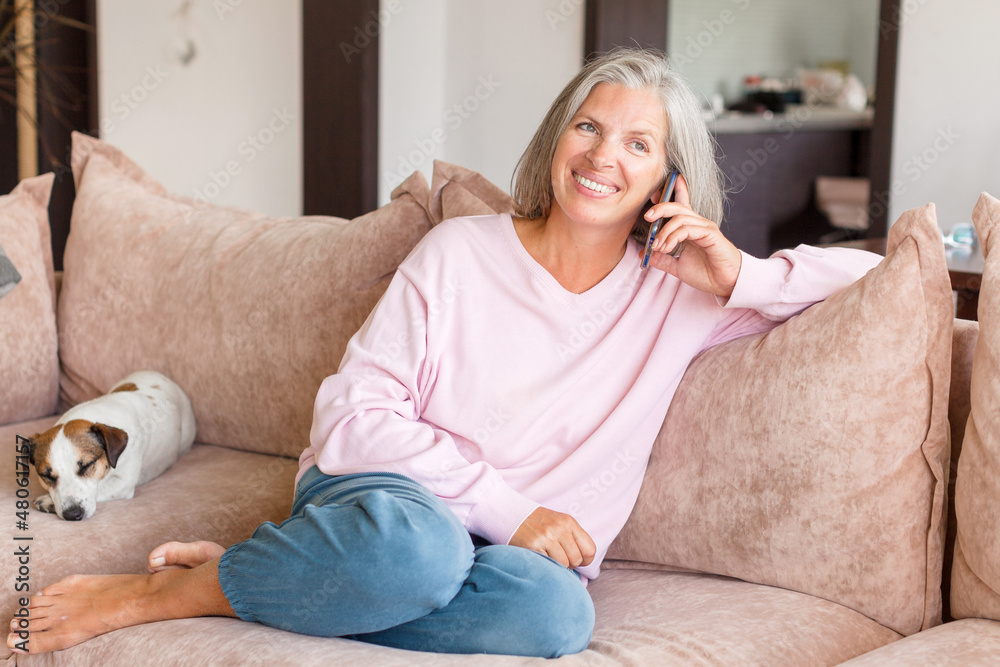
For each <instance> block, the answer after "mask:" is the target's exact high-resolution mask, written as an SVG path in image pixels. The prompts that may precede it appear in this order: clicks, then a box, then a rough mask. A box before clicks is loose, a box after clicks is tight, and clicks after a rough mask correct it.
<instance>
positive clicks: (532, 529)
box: [509, 507, 597, 568]
mask: <svg viewBox="0 0 1000 667" xmlns="http://www.w3.org/2000/svg"><path fill="white" fill-rule="evenodd" d="M509 544H511V545H513V546H515V547H524V548H525V549H531V550H532V551H537V552H538V553H540V554H544V555H546V556H548V557H549V558H552V559H553V560H555V561H556V562H558V563H560V564H561V565H562V566H563V567H568V568H574V567H580V566H581V565H590V564H591V563H592V562H593V561H594V556H595V554H596V553H597V545H595V544H594V540H592V539H591V538H590V535H588V534H587V531H585V530H584V529H583V528H582V527H581V526H580V524H579V523H577V522H576V519H574V518H573V517H571V516H570V515H569V514H563V513H562V512H556V511H554V510H550V509H547V508H545V507H539V508H538V509H536V510H535V511H534V512H532V513H531V514H529V515H528V518H527V519H525V520H524V521H523V522H521V525H520V526H518V528H517V530H516V531H514V536H513V537H511V538H510V542H509Z"/></svg>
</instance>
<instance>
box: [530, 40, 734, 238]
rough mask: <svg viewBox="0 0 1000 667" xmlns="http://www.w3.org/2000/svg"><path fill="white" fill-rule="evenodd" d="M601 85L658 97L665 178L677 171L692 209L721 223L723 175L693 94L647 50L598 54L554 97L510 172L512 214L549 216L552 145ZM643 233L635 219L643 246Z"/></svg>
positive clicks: (660, 58)
mask: <svg viewBox="0 0 1000 667" xmlns="http://www.w3.org/2000/svg"><path fill="white" fill-rule="evenodd" d="M600 83H610V84H614V85H619V86H624V87H625V88H629V89H633V90H639V89H645V90H650V91H652V92H653V93H655V94H658V95H659V96H660V100H661V101H662V103H663V112H664V114H665V115H666V119H667V135H666V140H665V148H666V155H667V160H666V162H665V164H664V165H663V176H664V179H665V178H666V176H667V174H668V173H669V172H670V170H671V169H677V170H678V171H680V173H681V174H682V175H683V176H684V181H685V182H686V183H687V186H688V191H689V193H690V195H691V208H692V209H693V210H694V211H695V212H696V213H698V214H699V215H701V216H703V217H705V218H708V219H709V220H712V221H714V222H716V223H720V224H721V222H722V215H723V206H724V204H725V193H724V190H723V177H722V171H721V169H719V165H718V164H717V163H716V160H715V151H716V143H715V139H714V138H713V137H712V135H711V133H710V132H709V131H708V126H707V125H706V123H705V118H704V116H703V114H702V110H701V104H700V102H699V100H698V97H697V95H696V94H695V93H694V91H693V90H692V89H691V87H690V86H689V85H688V83H687V82H686V81H685V80H684V79H683V78H682V77H681V76H680V74H678V73H677V72H676V71H674V70H673V69H671V68H670V66H669V64H668V63H667V60H666V57H665V56H664V55H663V53H661V52H659V51H654V50H652V49H615V50H614V51H611V52H609V53H607V54H604V55H602V56H599V57H597V58H595V59H594V60H592V61H590V62H589V63H587V64H586V65H585V66H584V67H583V69H582V70H580V72H579V73H578V74H577V75H576V76H575V77H573V80H572V81H570V82H569V83H568V84H567V85H566V87H565V88H564V89H563V91H562V92H561V93H559V96H558V97H557V98H556V99H555V101H554V102H553V103H552V106H551V107H550V108H549V111H548V113H547V114H546V115H545V118H544V119H543V120H542V123H541V125H539V126H538V130H537V131H536V132H535V136H534V137H533V138H532V139H531V143H529V144H528V147H527V148H526V149H525V150H524V154H522V155H521V159H520V160H518V163H517V167H516V169H515V170H514V177H513V179H512V186H511V187H512V192H513V194H514V201H515V207H516V208H515V210H516V213H517V215H518V216H520V217H525V218H537V217H543V216H548V215H549V213H550V212H551V210H552V198H553V196H554V195H553V191H552V173H551V172H552V158H553V156H554V155H555V151H556V143H557V142H558V141H559V137H560V135H561V134H562V133H563V131H564V130H565V129H566V127H567V126H568V125H569V122H570V120H572V118H573V116H575V115H576V113H577V111H579V110H580V107H581V106H582V105H583V103H584V101H585V100H586V99H587V96H588V95H590V92H591V91H592V90H593V89H594V87H595V86H597V85H598V84H600ZM648 229H649V223H648V222H646V220H645V219H644V218H643V217H642V215H640V216H639V218H638V219H637V220H636V224H635V226H634V227H633V229H632V234H633V235H634V236H636V237H637V238H639V239H640V240H641V241H643V242H644V241H645V238H646V234H647V233H648Z"/></svg>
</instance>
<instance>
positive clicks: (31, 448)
mask: <svg viewBox="0 0 1000 667" xmlns="http://www.w3.org/2000/svg"><path fill="white" fill-rule="evenodd" d="M38 435H39V434H38V433H36V434H35V435H33V436H31V437H30V438H25V437H24V436H23V435H19V436H17V440H18V442H17V444H18V451H20V448H21V447H24V448H25V449H26V450H27V452H28V463H30V464H31V465H35V447H36V445H35V438H37V437H38Z"/></svg>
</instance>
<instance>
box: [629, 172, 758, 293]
mask: <svg viewBox="0 0 1000 667" xmlns="http://www.w3.org/2000/svg"><path fill="white" fill-rule="evenodd" d="M674 200H675V201H672V202H664V203H662V204H656V205H654V206H652V207H651V208H650V209H649V210H648V211H647V212H646V219H647V220H649V221H653V220H656V219H657V218H669V219H668V220H664V221H663V224H662V225H660V229H659V231H658V232H657V233H656V240H655V241H654V242H653V253H652V255H651V256H650V258H649V263H650V265H652V266H655V267H656V268H658V269H660V270H661V271H665V272H667V273H669V274H671V275H673V276H676V277H677V278H678V279H679V280H681V281H682V282H685V283H687V284H688V285H690V286H691V287H694V288H696V289H699V290H701V291H703V292H709V293H710V294H715V295H716V296H720V297H723V298H728V297H729V296H730V295H732V293H733V288H734V287H735V286H736V278H737V277H738V276H739V275H740V266H741V265H742V263H743V256H742V255H741V254H740V251H739V249H737V247H736V246H734V245H733V244H732V243H731V242H730V241H729V240H728V239H727V238H726V237H725V236H723V235H722V232H721V231H720V230H719V225H717V224H716V223H714V222H712V221H711V220H707V219H705V218H703V217H701V216H700V215H698V214H697V213H695V212H694V211H693V210H692V209H691V199H690V196H689V194H688V188H687V183H686V182H685V181H684V177H683V176H681V177H678V179H677V184H676V186H675V188H674ZM679 243H683V244H684V247H683V249H682V250H681V253H680V256H679V257H678V258H676V259H675V258H673V257H671V256H670V255H669V254H668V253H669V252H670V251H671V250H673V249H674V248H676V247H677V244H679Z"/></svg>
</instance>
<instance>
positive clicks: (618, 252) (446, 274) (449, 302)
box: [8, 51, 878, 656]
mask: <svg viewBox="0 0 1000 667" xmlns="http://www.w3.org/2000/svg"><path fill="white" fill-rule="evenodd" d="M672 169H677V170H679V171H680V173H681V174H683V176H682V177H681V178H680V179H678V182H677V188H676V197H675V201H673V202H666V203H656V202H658V201H659V197H660V194H661V190H662V189H663V187H664V182H665V177H666V175H667V173H668V171H669V170H672ZM720 181H721V179H720V175H719V170H718V168H717V166H716V164H715V161H714V154H713V144H712V141H711V138H710V136H709V134H708V131H707V129H706V127H705V125H704V122H703V121H702V120H701V114H700V109H699V105H698V103H697V101H696V98H695V97H694V95H693V94H692V93H691V92H690V91H689V90H688V88H687V87H686V85H685V84H683V82H682V81H681V80H680V79H679V78H678V77H677V75H676V74H675V73H673V72H671V71H670V70H669V69H668V68H667V66H666V63H665V62H664V60H663V58H662V56H658V55H656V54H652V53H648V52H639V51H619V52H615V53H612V54H610V55H608V56H605V57H602V58H599V59H597V60H595V61H594V62H592V63H590V64H589V65H587V66H586V67H585V68H584V70H583V71H582V72H581V73H580V74H579V75H578V76H577V77H576V78H575V79H574V80H573V81H572V82H570V84H569V85H568V86H567V88H566V90H565V91H564V92H563V93H562V94H561V95H560V96H559V98H558V99H557V100H556V102H555V103H554V105H553V107H552V109H551V110H550V111H549V113H548V115H547V116H546V118H545V120H544V121H543V123H542V125H541V127H540V128H539V130H538V132H537V133H536V135H535V137H534V139H533V140H532V142H531V144H530V146H529V148H528V149H527V151H526V153H525V155H524V157H523V158H522V160H521V162H520V164H519V166H518V170H517V173H516V176H515V184H514V194H515V199H516V200H517V203H518V206H519V215H518V216H517V217H514V218H512V217H511V216H506V215H500V216H484V217H477V218H463V219H456V220H453V221H448V222H445V223H442V224H441V225H439V226H438V227H436V228H435V229H434V230H433V231H432V232H430V233H429V234H428V235H427V237H426V238H425V239H424V240H423V241H421V243H420V244H419V245H418V246H417V248H415V249H414V251H413V253H411V255H410V256H409V257H408V258H407V260H406V261H405V262H404V263H403V264H402V265H401V266H400V268H399V270H398V272H397V274H396V276H395V277H394V279H393V281H392V283H391V285H390V286H389V288H388V290H387V291H386V293H385V295H384V297H383V299H382V300H381V301H380V303H379V305H378V307H377V308H376V309H375V311H374V312H373V313H372V314H371V316H370V317H369V319H368V321H367V322H366V323H365V325H364V326H363V327H362V329H361V330H360V331H359V332H358V333H357V335H356V336H355V337H354V338H353V339H352V341H351V343H350V344H349V346H348V350H347V353H346V354H345V357H344V360H343V362H342V364H341V367H340V370H339V372H338V373H337V374H336V375H333V376H331V377H329V378H327V379H326V380H325V381H324V383H323V385H322V387H321V388H320V390H319V393H318V396H317V399H316V405H315V412H314V420H313V428H312V434H311V446H310V447H309V448H308V449H307V450H306V451H305V452H304V453H303V454H302V457H301V458H300V471H299V476H298V479H297V483H296V499H295V504H294V506H293V508H292V514H291V517H290V518H289V519H288V520H287V521H285V522H283V523H282V524H281V525H280V526H275V525H274V524H271V523H266V524H264V525H262V526H260V527H259V528H258V529H257V531H256V532H255V533H254V536H253V537H252V538H251V539H249V540H246V541H245V542H242V543H240V544H237V545H234V546H233V547H231V548H229V549H223V548H222V547H221V546H219V545H215V544H211V543H206V542H199V543H194V544H178V543H169V544H165V545H162V546H161V547H158V548H157V549H155V550H154V551H153V552H152V553H151V554H150V567H151V570H153V574H151V575H149V576H141V577H140V576H134V577H133V576H116V577H102V578H96V577H86V578H70V579H67V580H64V581H62V582H59V583H57V584H55V585H53V586H50V587H48V588H46V589H45V590H44V591H43V595H41V596H38V597H36V598H35V599H34V600H33V602H32V607H31V614H32V618H31V621H30V628H29V629H30V632H31V641H30V644H29V646H30V648H31V650H32V651H33V652H41V651H48V650H54V649H58V648H62V647H65V646H69V645H72V644H74V643H77V642H79V641H82V640H84V639H87V638H89V637H91V636H94V635H97V634H101V633H103V632H107V631H109V630H112V629H116V628H119V627H124V626H127V625H134V624H138V623H144V622H149V621H153V620H160V619H166V618H178V617H188V616H201V615H224V616H236V617H239V618H242V619H245V620H255V621H259V622H262V623H265V624H267V625H271V626H274V627H279V628H284V629H288V630H293V631H296V632H300V633H306V634H313V635H322V636H349V637H354V638H356V639H359V640H363V641H368V642H374V643H379V644H385V645H389V646H398V647H403V648H410V649H418V650H427V651H444V652H457V653H464V652H469V653H471V652H490V653H511V654H522V655H538V656H557V655H562V654H565V653H572V652H576V651H580V650H583V649H584V648H585V647H586V646H587V644H588V642H589V640H590V635H591V631H592V628H593V622H594V612H593V605H592V603H591V601H590V598H589V595H588V594H587V591H586V587H585V584H586V581H587V580H588V579H591V578H594V577H596V576H598V574H599V568H600V562H601V560H602V559H603V557H604V554H605V552H606V550H607V548H608V545H609V544H610V543H611V541H612V540H613V539H614V536H615V535H616V534H617V532H618V531H619V530H620V529H621V527H622V525H623V524H624V522H625V520H626V519H627V517H628V515H629V512H630V510H631V507H632V505H633V503H634V501H635V498H636V496H637V494H638V491H639V486H640V483H641V481H642V476H643V472H644V469H645V463H646V460H647V458H648V455H649V452H650V448H651V446H652V443H653V441H654V438H655V436H656V434H657V431H658V429H659V426H660V424H661V422H662V419H663V416H664V414H665V413H666V410H667V407H668V405H669V403H670V399H671V397H672V396H673V393H674V390H675V389H676V387H677V384H678V382H679V381H680V378H681V375H682V374H683V372H684V369H685V368H686V366H687V364H688V362H689V361H690V360H691V359H692V358H693V357H694V355H696V354H697V353H698V352H699V351H700V350H703V349H705V348H706V347H708V346H711V345H714V344H716V343H718V342H721V341H723V340H727V339H730V338H733V337H736V336H741V335H745V334H749V333H754V332H759V331H765V330H767V329H769V328H771V327H773V326H774V325H775V322H778V321H781V320H784V319H786V318H788V317H790V316H791V315H793V314H794V313H796V312H798V311H800V310H802V309H803V308H805V307H807V306H808V305H809V304H811V303H813V302H815V301H817V300H820V299H823V298H825V297H827V296H829V295H830V294H832V293H833V292H835V291H836V290H838V289H840V288H842V287H844V286H845V285H847V284H849V283H851V282H852V281H853V280H855V279H856V278H858V277H860V276H861V275H862V274H863V273H864V271H866V270H867V269H869V268H870V267H871V266H872V265H874V263H875V262H876V261H877V260H878V258H877V257H876V256H874V255H869V254H866V253H852V252H847V251H841V252H839V253H834V252H831V251H827V252H821V251H818V250H815V249H809V248H800V249H799V250H797V251H786V252H782V253H779V254H778V255H776V256H775V257H773V258H771V259H768V260H759V259H756V258H753V257H750V256H747V255H745V254H743V253H741V252H740V251H739V250H737V249H736V248H735V247H734V246H733V245H732V244H731V243H730V242H728V241H727V240H726V239H725V237H724V236H723V235H722V234H721V233H720V231H719V228H718V225H716V223H715V222H713V220H716V219H719V217H720V216H721V212H722V188H721V186H720ZM660 217H664V218H669V221H668V222H666V223H665V224H664V225H663V226H662V228H661V229H660V231H659V233H658V234H657V237H656V241H655V243H654V245H653V249H654V253H653V256H652V261H651V265H652V267H653V269H652V270H646V271H643V270H642V269H641V268H640V254H641V250H642V245H641V242H638V241H637V240H636V239H637V238H638V239H642V238H644V236H645V234H646V233H647V232H646V230H647V228H648V226H649V223H650V221H652V220H655V219H656V218H660ZM679 244H683V246H682V247H683V250H682V252H681V253H680V254H679V256H678V257H677V258H675V257H673V256H671V255H670V254H669V253H668V252H666V251H668V250H672V249H674V248H675V247H677V246H678V245H679ZM275 564H278V566H277V567H276V566H275ZM12 645H13V642H12V640H11V639H9V640H8V646H12Z"/></svg>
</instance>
